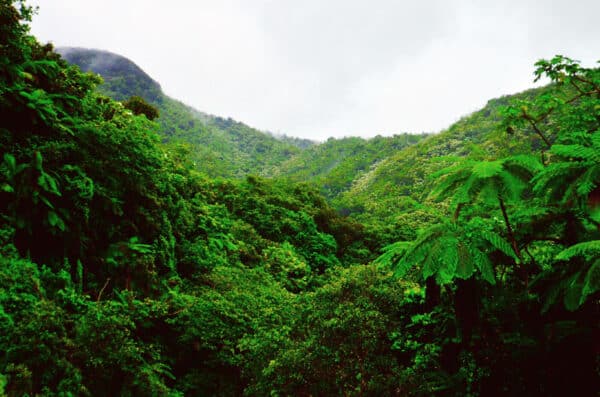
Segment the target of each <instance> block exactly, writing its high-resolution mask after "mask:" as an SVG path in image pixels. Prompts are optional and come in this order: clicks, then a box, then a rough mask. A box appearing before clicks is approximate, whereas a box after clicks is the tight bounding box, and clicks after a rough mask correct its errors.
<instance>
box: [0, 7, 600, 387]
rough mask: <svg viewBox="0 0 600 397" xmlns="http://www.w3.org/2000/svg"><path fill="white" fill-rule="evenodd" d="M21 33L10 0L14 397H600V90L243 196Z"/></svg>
mask: <svg viewBox="0 0 600 397" xmlns="http://www.w3.org/2000/svg"><path fill="white" fill-rule="evenodd" d="M31 17H32V10H31V9H30V8H29V7H27V5H26V4H24V3H23V2H20V1H13V0H0V93H1V95H0V155H1V159H0V161H1V163H0V396H3V395H6V396H11V397H12V396H24V395H28V396H38V395H39V396H92V395H93V396H115V395H124V396H134V395H135V396H138V395H139V396H184V395H186V396H187V395H190V396H207V395H208V396H212V395H215V396H241V395H246V396H266V395H271V396H287V395H289V396H328V395H344V396H354V395H356V396H388V395H389V396H432V395H435V396H495V395H509V396H567V395H576V396H594V395H597V393H598V390H600V346H599V345H598V341H600V310H599V309H600V70H598V69H589V68H584V67H582V66H581V65H579V64H578V63H577V62H575V61H572V60H571V59H569V58H566V57H563V56H557V57H555V58H553V59H551V60H541V61H539V62H538V63H536V65H535V66H534V70H535V73H536V75H537V76H538V77H542V76H546V77H547V78H549V79H550V80H551V81H552V84H551V85H550V86H547V87H544V88H541V89H537V90H532V91H528V92H525V93H523V94H520V95H517V96H514V97H507V98H501V99H499V100H493V101H491V102H490V103H489V104H488V106H487V107H486V108H484V109H483V110H481V111H480V112H476V113H475V114H473V115H471V116H469V117H467V118H464V119H463V120H461V121H459V122H458V123H456V124H455V125H453V126H451V127H450V128H449V129H448V130H446V131H444V132H442V133H441V134H437V135H432V136H415V137H413V136H409V135H398V136H395V137H391V138H375V139H373V140H370V141H363V140H361V139H353V138H349V139H344V140H331V141H328V142H326V143H324V144H323V145H320V146H316V147H312V148H311V147H309V148H306V149H304V151H302V152H301V154H300V155H299V157H298V159H300V158H303V157H302V156H308V157H304V158H305V159H306V161H303V160H296V159H292V158H291V157H290V158H288V159H287V160H286V161H287V162H285V161H283V159H281V158H277V156H276V159H275V160H273V159H268V158H266V157H265V158H263V159H250V160H248V162H246V163H245V165H243V166H244V167H248V169H249V170H250V171H252V172H253V173H255V174H256V173H259V172H257V171H256V170H257V169H264V170H267V169H270V167H275V166H277V167H279V166H281V167H282V168H281V170H282V171H279V172H281V175H283V176H285V177H277V178H266V177H263V176H255V175H246V176H245V177H241V176H242V175H245V174H246V173H247V170H246V169H245V168H236V167H240V166H241V165H240V163H228V162H227V161H229V160H228V158H229V157H227V156H229V155H225V154H223V156H224V157H223V158H222V160H221V161H222V163H220V164H219V165H218V167H224V168H222V169H221V168H220V169H216V170H210V169H209V170H206V169H204V170H203V169H202V168H201V167H199V165H198V161H199V160H201V159H204V161H207V162H208V161H209V160H208V159H207V157H205V156H208V154H209V153H208V152H206V153H203V152H199V151H195V149H194V145H195V144H196V143H197V142H194V141H193V139H201V138H194V137H193V136H184V137H182V139H181V140H178V139H173V140H169V139H165V135H161V134H164V131H165V128H166V127H165V125H166V124H161V123H160V122H159V120H160V117H158V118H156V114H155V113H154V112H153V111H152V108H151V107H147V104H146V101H144V100H141V101H138V100H137V99H134V100H131V99H126V98H125V97H123V98H120V99H121V102H118V101H116V100H115V99H111V98H110V97H108V96H106V95H105V94H106V93H108V92H107V91H104V94H103V93H102V89H106V86H105V88H102V86H100V88H99V85H100V84H102V80H101V79H100V78H98V77H97V76H95V75H93V74H86V73H83V72H82V71H81V69H80V68H79V67H78V66H74V65H71V64H69V63H67V62H66V61H65V60H63V59H62V58H61V56H60V55H59V54H58V53H56V52H54V49H53V48H52V46H51V45H43V44H40V43H39V42H38V41H37V40H36V39H35V38H34V37H32V36H30V34H29V28H28V23H29V22H30V20H31ZM490 78H493V76H490ZM105 81H108V79H105ZM105 84H107V83H105ZM124 84H128V83H127V82H124ZM153 86H154V85H153ZM154 87H157V86H154ZM164 100H166V99H165V98H163V101H164ZM155 104H156V103H155ZM178 106H179V105H178ZM157 107H158V108H159V112H164V108H161V107H159V106H157ZM178 109H179V110H180V111H181V112H183V110H182V109H184V108H183V107H178ZM188 111H189V112H192V111H191V110H189V109H188ZM163 114H164V113H163ZM186 114H188V115H189V114H190V113H186ZM173 117H174V118H173V119H172V120H173V121H178V122H180V121H182V120H188V119H186V118H185V117H188V116H183V115H182V116H181V119H180V118H179V116H173ZM189 117H191V118H193V120H200V121H202V118H201V117H195V116H194V117H192V116H189ZM211 122H214V123H217V124H219V123H221V124H222V125H221V126H220V127H219V128H220V129H219V131H221V132H222V134H223V140H224V141H227V142H231V141H230V140H231V139H234V138H233V137H235V136H236V134H239V137H240V141H244V142H248V141H247V140H246V137H245V133H244V132H243V130H244V128H246V127H245V126H244V125H243V124H240V123H237V122H234V121H231V120H223V119H217V118H215V119H213V121H211ZM162 123H166V122H165V121H164V120H163V122H162ZM198 125H199V126H200V127H201V129H202V128H204V129H206V130H205V131H208V130H209V129H211V128H212V127H211V126H210V123H206V124H205V122H204V121H203V122H201V123H199V124H198ZM200 127H198V128H200ZM221 128H222V129H221ZM235 130H237V132H235ZM232 131H233V132H232ZM188 132H189V130H188ZM213 133H214V131H212V132H211V136H212V135H215V134H213ZM179 134H183V135H185V134H187V132H177V133H176V134H175V135H179ZM199 136H200V137H202V135H199ZM207 136H208V134H207ZM216 136H218V134H217V135H216ZM250 136H251V137H252V135H250ZM188 139H192V141H188ZM206 139H208V138H206ZM248 139H250V140H251V141H252V138H248ZM262 139H263V138H262V137H261V138H260V139H259V140H258V141H260V142H267V141H262ZM269 139H271V138H269ZM165 141H166V142H165ZM215 141H217V142H218V140H216V138H215ZM258 141H257V142H258ZM289 141H290V140H289V139H288V143H283V144H285V145H288V146H286V148H289V147H293V148H295V149H290V150H297V151H298V152H295V153H296V155H298V153H300V150H301V149H300V148H298V147H296V146H301V142H298V141H297V142H296V143H297V144H298V145H292V143H293V142H289ZM253 142H254V141H253ZM228 144H229V143H228ZM274 145H275V144H274ZM394 145H396V146H394ZM217 149H218V147H216V146H212V147H211V149H210V150H211V152H210V154H213V155H216V156H220V155H221V154H220V152H219V150H217ZM240 150H241V149H240ZM286 150H287V149H286ZM225 153H228V152H225ZM245 153H246V154H247V155H248V156H251V152H250V151H249V152H245ZM267 153H277V151H274V152H273V151H270V149H269V150H266V151H265V152H263V154H265V156H266V155H267ZM291 153H292V154H293V153H294V152H291ZM309 153H313V154H309ZM313 156H314V157H313ZM330 156H336V157H337V160H339V161H335V162H330V161H329V160H331V159H330V158H329V157H330ZM284 157H285V156H284ZM309 160H310V161H312V163H308V164H307V162H308V161H309ZM244 161H245V160H244ZM296 161H298V162H296ZM257 164H258V165H257ZM253 167H255V168H253ZM261 167H264V168H261ZM199 169H200V170H199ZM273 169H274V168H273ZM211 174H212V175H211ZM214 175H221V176H222V175H228V176H236V177H235V178H215V177H214ZM349 175H355V176H356V178H350V177H349ZM295 180H296V181H300V180H302V182H296V181H295ZM311 180H314V181H317V182H318V183H319V184H320V185H317V184H314V183H312V182H311ZM327 184H329V185H327ZM322 191H324V192H325V193H326V194H327V197H325V196H323V195H322ZM328 198H329V199H331V200H332V201H331V202H333V203H335V204H336V205H337V206H338V207H339V208H340V209H342V211H341V212H340V211H338V210H336V209H335V208H334V207H333V206H332V205H331V204H330V201H329V200H328ZM344 213H351V214H352V217H347V216H345V215H343V214H344ZM369 214H371V215H369Z"/></svg>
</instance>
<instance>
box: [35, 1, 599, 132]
mask: <svg viewBox="0 0 600 397" xmlns="http://www.w3.org/2000/svg"><path fill="white" fill-rule="evenodd" d="M34 4H38V5H39V6H40V13H39V15H38V16H37V17H36V18H35V19H34V23H33V33H34V34H36V35H38V36H39V37H40V39H42V40H46V41H48V40H49V41H53V42H55V43H56V44H57V45H64V46H83V47H92V48H99V49H105V50H110V51H113V52H117V53H119V54H121V55H124V56H127V57H129V58H130V59H132V60H133V61H134V62H135V63H137V64H138V65H140V66H141V67H142V68H143V69H144V70H145V71H146V72H147V73H149V74H150V75H151V76H152V77H153V78H154V79H156V80H157V81H158V82H159V83H160V84H161V86H162V87H163V89H164V90H165V91H166V92H167V93H168V94H169V95H171V96H173V97H176V98H178V99H181V100H183V101H184V102H186V103H188V104H190V105H192V106H194V107H197V108H198V109H200V110H203V111H206V112H209V113H213V114H218V115H222V116H230V117H233V118H235V119H238V120H240V121H244V122H246V123H248V124H250V125H252V126H254V127H257V128H259V129H263V130H270V131H274V132H280V133H286V134H288V135H296V136H302V137H309V138H316V139H326V138H327V137H328V136H344V135H362V136H373V135H376V134H391V133H398V132H404V131H409V132H411V131H412V132H421V131H437V130H440V129H442V128H444V127H447V126H448V125H449V124H450V123H451V122H453V121H455V120H457V119H458V118H459V117H460V116H462V115H464V114H466V113H468V112H471V111H474V110H476V109H477V108H478V107H481V106H483V105H484V104H485V102H486V101H487V100H488V99H490V98H492V97H495V96H499V95H502V94H509V93H513V92H516V91H519V90H523V89H526V88H528V87H529V86H531V81H532V75H531V73H532V70H533V63H534V62H535V61H536V60H537V59H539V58H542V57H551V56H553V55H554V54H556V53H563V54H565V55H568V56H571V57H573V58H576V59H581V60H582V61H584V62H585V63H586V64H588V65H590V64H592V62H595V61H596V60H597V58H600V42H599V41H598V40H597V38H598V37H600V26H599V25H598V24H597V23H595V21H594V17H595V16H596V15H600V4H598V3H597V2H596V1H593V0H580V1H571V2H568V3H566V2H558V1H541V0H537V1H534V0H524V1H516V0H514V1H513V0H508V1H503V2H485V3H484V2H481V1H474V0H452V1H443V0H439V1H438V0H427V1H421V2H409V1H392V0H379V1H369V2H367V1H358V0H345V1H342V0H329V1H326V2H325V1H317V0H305V1H302V2H298V1H291V0H277V1H275V0H253V1H248V0H221V1H216V0H215V1H209V0H204V1H191V0H182V1H179V2H175V3H173V5H170V4H168V3H165V2H164V1H160V2H159V1H148V0H146V1H142V0H127V1H123V0H120V1H116V0H105V1H102V2H98V1H96V0H95V1H91V0H37V1H36V2H34Z"/></svg>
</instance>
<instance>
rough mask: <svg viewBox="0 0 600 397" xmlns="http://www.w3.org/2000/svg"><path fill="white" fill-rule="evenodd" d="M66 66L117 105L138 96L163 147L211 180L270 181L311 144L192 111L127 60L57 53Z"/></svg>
mask: <svg viewBox="0 0 600 397" xmlns="http://www.w3.org/2000/svg"><path fill="white" fill-rule="evenodd" d="M59 53H61V54H62V56H63V58H64V59H66V60H67V61H68V62H70V63H73V64H75V65H78V66H79V67H80V68H81V69H82V70H83V71H90V72H93V73H97V74H99V75H101V76H102V78H103V83H102V84H100V85H99V86H98V87H97V88H98V91H99V92H101V93H102V94H104V95H106V96H108V97H110V98H112V99H116V100H118V101H125V100H128V99H129V98H130V97H132V96H139V97H141V98H143V99H144V100H145V101H147V102H148V103H149V104H151V105H153V106H155V107H156V108H157V109H158V111H159V114H160V117H159V118H158V120H157V121H158V123H159V125H160V130H159V134H160V136H161V138H162V140H163V142H167V143H170V144H172V145H173V146H177V147H179V149H180V150H187V151H188V152H189V155H188V156H190V158H191V159H192V160H193V161H194V162H195V167H196V169H198V170H200V171H202V172H204V173H206V174H208V175H209V176H213V177H243V176H245V175H246V174H248V173H254V174H258V175H264V176H269V175H272V174H273V172H274V169H275V168H276V167H277V166H279V164H281V163H282V162H284V161H286V160H288V159H290V158H291V157H292V156H294V155H296V154H298V153H299V152H300V148H304V147H307V146H310V145H311V144H312V142H310V141H306V140H300V139H296V140H294V139H290V138H287V139H286V138H282V139H276V138H275V137H273V136H272V135H269V134H265V133H263V132H261V131H257V130H255V129H253V128H251V127H249V126H247V125H245V124H243V123H240V122H237V121H235V120H232V119H230V118H222V117H217V116H212V115H209V114H207V113H204V112H200V111H198V110H195V109H193V108H191V107H189V106H186V105H184V104H183V103H181V102H179V101H177V100H175V99H173V98H170V97H168V96H167V95H165V94H164V93H163V92H162V90H161V88H160V85H159V84H158V83H157V82H156V81H154V80H153V79H152V78H151V77H150V76H148V75H147V74H146V73H145V72H144V71H143V70H142V69H140V68H139V66H137V65H136V64H135V63H133V62H131V61H130V60H129V59H127V58H124V57H122V56H120V55H116V54H113V53H110V52H107V51H100V50H93V49H85V48H60V49H59Z"/></svg>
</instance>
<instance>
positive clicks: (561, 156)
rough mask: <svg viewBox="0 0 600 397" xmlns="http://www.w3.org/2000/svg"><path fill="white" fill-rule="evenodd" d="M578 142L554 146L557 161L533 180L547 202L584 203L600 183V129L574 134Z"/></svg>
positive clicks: (551, 150) (538, 191)
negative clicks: (589, 132) (588, 132)
mask: <svg viewBox="0 0 600 397" xmlns="http://www.w3.org/2000/svg"><path fill="white" fill-rule="evenodd" d="M572 138H573V139H574V140H575V142H573V143H570V144H555V145H552V148H551V149H550V153H552V154H554V155H555V156H556V157H557V158H558V161H555V162H553V163H552V164H550V165H549V166H548V167H546V168H545V169H544V170H543V171H542V172H540V173H539V174H538V175H536V177H535V178H534V179H533V181H532V182H533V184H534V192H536V193H539V194H542V195H543V196H544V197H545V198H546V200H547V201H555V200H557V201H559V202H560V203H561V204H563V205H564V204H566V203H568V202H578V203H580V204H582V203H583V202H585V201H586V199H587V197H588V195H589V194H590V193H591V192H592V191H593V190H594V189H595V188H596V187H597V186H598V185H600V131H595V132H594V133H592V134H591V135H590V134H577V133H573V136H572Z"/></svg>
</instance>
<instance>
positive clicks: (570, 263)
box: [544, 240, 600, 310]
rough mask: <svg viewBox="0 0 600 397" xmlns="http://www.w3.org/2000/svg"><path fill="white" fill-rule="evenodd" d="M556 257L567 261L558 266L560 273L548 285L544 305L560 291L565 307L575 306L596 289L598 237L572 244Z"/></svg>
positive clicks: (599, 273)
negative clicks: (552, 282) (549, 286)
mask: <svg viewBox="0 0 600 397" xmlns="http://www.w3.org/2000/svg"><path fill="white" fill-rule="evenodd" d="M576 258H581V259H576ZM556 259H557V260H558V261H562V262H567V264H566V266H565V265H563V266H562V267H560V268H558V271H560V272H561V273H562V274H561V276H560V277H559V278H558V279H557V280H556V281H555V282H554V285H552V286H551V288H550V289H549V291H548V293H547V296H546V303H545V305H544V309H545V310H547V309H548V308H549V307H550V305H552V304H553V303H554V302H555V301H556V299H557V298H558V297H559V296H561V295H562V296H563V302H564V305H565V307H566V308H567V309H568V310H576V309H578V308H579V307H581V305H583V304H584V303H585V302H586V301H587V299H588V298H589V297H590V296H592V295H593V294H596V293H597V292H598V291H599V290H600V240H592V241H586V242H583V243H579V244H575V245H572V246H571V247H569V248H566V249H565V250H563V251H561V252H560V253H559V254H558V255H557V256H556Z"/></svg>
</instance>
